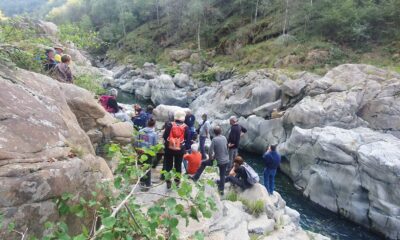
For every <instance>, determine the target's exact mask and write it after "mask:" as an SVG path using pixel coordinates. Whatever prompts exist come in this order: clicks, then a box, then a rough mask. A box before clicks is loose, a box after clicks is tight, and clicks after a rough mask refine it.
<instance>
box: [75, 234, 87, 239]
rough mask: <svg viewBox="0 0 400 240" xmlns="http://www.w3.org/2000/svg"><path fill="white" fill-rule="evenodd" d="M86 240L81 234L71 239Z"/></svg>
mask: <svg viewBox="0 0 400 240" xmlns="http://www.w3.org/2000/svg"><path fill="white" fill-rule="evenodd" d="M86 239H87V238H86V237H85V235H83V234H80V235H78V236H76V237H74V238H73V240H86Z"/></svg>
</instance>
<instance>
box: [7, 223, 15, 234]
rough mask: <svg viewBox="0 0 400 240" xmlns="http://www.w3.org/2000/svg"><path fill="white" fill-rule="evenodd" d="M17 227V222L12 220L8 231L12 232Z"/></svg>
mask: <svg viewBox="0 0 400 240" xmlns="http://www.w3.org/2000/svg"><path fill="white" fill-rule="evenodd" d="M14 229H15V223H13V222H11V223H9V224H8V227H7V230H8V232H12V231H14Z"/></svg>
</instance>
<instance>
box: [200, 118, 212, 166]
mask: <svg viewBox="0 0 400 240" xmlns="http://www.w3.org/2000/svg"><path fill="white" fill-rule="evenodd" d="M201 118H202V119H203V123H202V124H200V126H199V130H198V132H199V137H200V153H201V157H202V159H206V158H207V155H206V139H207V138H209V137H210V129H211V124H210V122H209V121H208V120H207V114H205V113H204V114H203V115H202V116H201Z"/></svg>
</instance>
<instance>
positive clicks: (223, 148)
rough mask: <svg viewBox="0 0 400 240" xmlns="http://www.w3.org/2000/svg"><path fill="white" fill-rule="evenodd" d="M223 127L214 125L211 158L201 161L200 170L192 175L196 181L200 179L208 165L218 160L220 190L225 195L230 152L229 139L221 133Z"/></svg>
mask: <svg viewBox="0 0 400 240" xmlns="http://www.w3.org/2000/svg"><path fill="white" fill-rule="evenodd" d="M221 133H222V129H221V127H220V126H216V127H214V134H215V137H214V138H213V140H212V141H211V146H210V151H209V156H210V157H209V159H208V160H205V161H203V162H202V163H201V165H200V168H199V170H197V172H196V174H195V175H194V176H193V177H192V179H193V180H194V181H197V180H199V178H200V176H201V174H202V173H203V171H204V169H205V168H206V167H207V166H212V165H213V162H214V161H217V166H218V168H219V182H218V190H219V193H220V194H221V195H224V187H225V175H226V168H227V167H228V164H229V154H228V147H227V146H228V141H227V140H226V137H225V136H223V135H221Z"/></svg>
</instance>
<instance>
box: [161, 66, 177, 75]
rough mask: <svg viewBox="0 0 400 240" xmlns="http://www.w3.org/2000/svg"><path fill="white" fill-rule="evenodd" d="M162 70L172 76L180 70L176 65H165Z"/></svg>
mask: <svg viewBox="0 0 400 240" xmlns="http://www.w3.org/2000/svg"><path fill="white" fill-rule="evenodd" d="M163 71H164V73H166V74H168V75H170V76H172V77H175V75H176V74H178V73H180V72H181V71H180V70H179V68H177V67H166V68H164V69H163Z"/></svg>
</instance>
